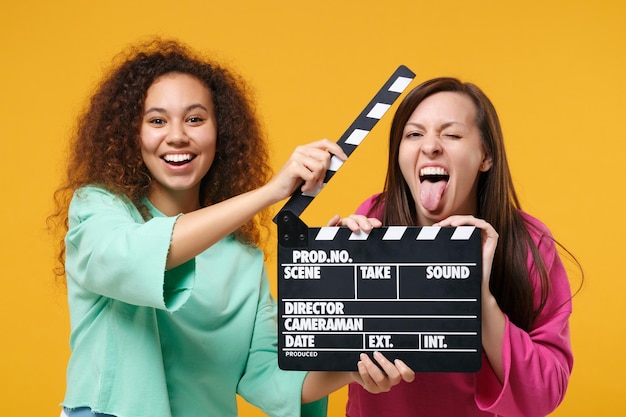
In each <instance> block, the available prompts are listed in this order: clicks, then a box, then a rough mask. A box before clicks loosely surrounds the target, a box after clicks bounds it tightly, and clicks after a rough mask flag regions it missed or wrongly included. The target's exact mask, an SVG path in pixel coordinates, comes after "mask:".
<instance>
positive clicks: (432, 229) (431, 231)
mask: <svg viewBox="0 0 626 417" xmlns="http://www.w3.org/2000/svg"><path fill="white" fill-rule="evenodd" d="M406 229H407V227H406V226H389V227H388V228H387V231H386V232H385V235H384V236H383V238H382V240H402V236H404V233H405V232H406ZM474 229H475V227H474V226H457V227H456V228H455V230H454V232H453V233H452V236H450V240H469V238H470V237H471V236H472V233H473V232H474ZM439 230H441V227H439V226H423V227H422V228H421V230H420V232H419V233H418V235H417V237H416V240H435V239H436V238H437V235H438V234H439ZM337 232H339V227H338V226H326V227H320V230H319V232H318V233H317V235H316V236H315V240H326V241H329V240H335V236H337ZM368 237H369V233H367V232H365V231H363V230H359V231H358V232H352V234H350V237H349V238H348V240H367V238H368Z"/></svg>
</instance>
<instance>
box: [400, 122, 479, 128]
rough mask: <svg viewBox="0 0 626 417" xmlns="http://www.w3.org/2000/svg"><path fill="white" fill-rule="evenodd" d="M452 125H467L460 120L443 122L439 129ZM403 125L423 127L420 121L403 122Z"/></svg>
mask: <svg viewBox="0 0 626 417" xmlns="http://www.w3.org/2000/svg"><path fill="white" fill-rule="evenodd" d="M452 125H461V126H467V125H466V124H465V123H461V122H445V123H444V124H442V125H441V129H445V128H447V127H450V126H452ZM405 126H415V127H420V128H424V125H423V124H421V123H415V122H407V123H406V124H405Z"/></svg>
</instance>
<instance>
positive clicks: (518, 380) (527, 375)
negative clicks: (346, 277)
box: [346, 197, 574, 417]
mask: <svg viewBox="0 0 626 417" xmlns="http://www.w3.org/2000/svg"><path fill="white" fill-rule="evenodd" d="M372 203H373V197H370V198H369V199H368V200H366V201H365V202H364V203H363V204H362V205H361V206H360V207H359V209H358V210H357V213H358V214H367V212H368V210H369V209H370V208H371V206H372ZM521 214H522V216H523V217H524V219H525V220H526V221H527V223H529V224H531V225H533V226H536V227H529V228H528V230H529V232H530V234H531V236H532V239H533V240H534V242H535V244H536V245H537V247H538V248H539V252H540V254H541V256H542V258H543V260H544V262H545V264H546V268H547V270H548V275H549V277H550V285H551V288H550V297H549V298H548V300H547V303H546V305H545V307H544V309H543V311H542V313H541V315H540V316H539V317H538V318H537V320H536V322H535V323H534V324H533V328H532V329H531V330H530V331H529V332H526V331H524V330H522V329H520V328H518V327H517V326H515V325H514V324H513V323H511V322H510V321H509V319H508V317H507V319H506V327H505V331H504V343H503V349H502V360H503V365H504V384H503V385H501V384H500V382H499V381H498V379H497V378H496V376H495V374H494V373H493V371H492V369H491V366H490V364H489V362H488V361H487V358H486V356H485V355H484V354H483V365H482V367H481V370H480V371H479V372H477V373H418V374H417V375H416V378H415V381H414V382H412V383H410V384H409V383H404V382H403V383H401V384H399V385H398V386H395V387H393V388H392V389H391V391H390V392H388V393H383V394H370V393H368V392H367V391H365V390H364V389H363V388H361V386H360V385H358V384H356V383H353V384H351V385H350V387H349V391H348V403H347V406H346V415H347V416H348V417H387V416H388V417H403V416H411V417H419V416H428V417H437V416H442V417H450V416H454V417H456V416H464V417H474V416H477V417H478V416H505V417H517V416H519V417H533V416H546V415H548V414H550V413H551V412H552V411H553V410H554V409H555V408H556V407H557V406H558V405H559V404H560V403H561V401H562V400H563V397H564V396H565V392H566V389H567V384H568V381H569V376H570V373H571V371H572V366H573V360H574V358H573V355H572V348H571V344H570V332H569V316H570V314H571V312H572V303H571V291H570V286H569V281H568V279H567V274H566V272H565V269H564V267H563V264H562V263H561V259H560V258H559V256H558V253H557V251H556V248H555V244H554V242H553V240H552V238H551V234H550V231H549V230H548V229H547V228H546V226H545V225H544V224H542V223H541V222H540V221H539V220H537V219H535V218H534V217H532V216H530V215H528V214H526V213H524V212H521ZM370 217H372V215H370ZM374 217H378V218H381V216H380V213H376V214H374ZM527 267H528V270H529V271H530V279H531V280H532V283H533V285H534V288H535V289H536V291H535V300H536V301H537V300H538V299H539V296H540V293H539V288H538V287H539V285H538V283H539V275H538V274H537V271H536V269H535V267H534V265H533V262H532V257H531V256H530V253H529V255H528V261H527ZM537 302H538V301H537Z"/></svg>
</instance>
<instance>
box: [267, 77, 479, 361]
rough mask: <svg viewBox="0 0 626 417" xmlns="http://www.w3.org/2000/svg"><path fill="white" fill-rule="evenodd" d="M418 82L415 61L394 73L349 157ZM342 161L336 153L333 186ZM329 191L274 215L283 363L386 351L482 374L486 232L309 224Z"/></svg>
mask: <svg viewBox="0 0 626 417" xmlns="http://www.w3.org/2000/svg"><path fill="white" fill-rule="evenodd" d="M414 78H415V74H414V73H413V72H412V71H411V70H409V69H408V68H407V67H405V66H400V67H399V68H398V69H397V70H396V71H395V72H394V74H393V75H392V76H391V78H390V79H389V80H388V81H387V82H386V83H385V84H384V85H383V87H382V88H381V89H380V90H379V91H378V93H377V94H376V95H375V96H374V98H373V99H372V100H371V101H370V103H369V104H368V105H367V106H366V107H365V109H364V110H363V111H362V112H361V114H360V115H359V116H358V117H357V118H356V120H355V121H354V122H353V123H352V125H351V126H350V127H349V128H348V130H347V131H346V132H345V133H344V134H343V136H342V137H341V138H340V139H339V140H338V142H337V143H338V144H339V146H341V148H342V149H343V150H344V152H345V153H346V155H348V156H350V154H351V153H352V152H353V151H354V149H356V147H357V146H358V145H359V144H360V143H361V141H362V140H363V139H364V138H365V136H366V135H367V134H368V133H369V131H370V130H371V129H372V128H373V127H374V125H375V124H376V123H377V122H378V120H380V118H381V117H382V116H383V115H384V114H385V112H386V110H387V109H389V107H390V106H391V105H392V104H393V103H394V102H395V100H396V99H397V98H398V97H399V96H400V94H401V93H402V92H403V91H404V90H405V88H406V87H407V86H408V85H409V84H410V83H411V81H412V80H413V79H414ZM341 165H342V161H341V160H339V159H338V158H336V157H335V156H333V157H332V158H331V163H330V167H329V168H328V170H327V172H326V177H325V181H324V184H327V183H328V181H329V180H330V178H332V176H333V175H334V174H335V172H336V171H337V170H338V169H339V167H340V166H341ZM320 190H321V188H320ZM320 190H316V192H314V193H311V194H304V193H302V192H301V191H299V190H297V191H296V192H295V193H294V194H293V195H292V196H291V198H290V199H289V200H288V201H287V203H286V204H285V206H283V208H282V209H281V210H280V211H279V213H278V215H277V216H276V217H275V219H274V221H275V222H276V224H277V227H278V314H279V315H278V341H279V342H278V348H279V349H278V350H279V351H278V362H279V366H280V367H281V368H282V369H288V370H330V371H354V370H356V363H357V362H358V360H359V355H360V353H362V352H365V353H368V354H369V355H370V356H371V354H372V353H373V352H374V351H380V352H381V353H383V354H384V355H385V356H386V357H387V359H389V360H393V359H396V358H399V359H402V360H403V361H404V362H405V363H407V365H409V366H410V367H411V368H412V369H413V370H415V371H416V372H476V371H478V370H479V369H480V365H481V315H480V313H481V305H480V287H481V285H480V282H481V275H482V272H481V271H482V267H481V236H480V230H479V229H477V228H474V227H470V226H459V227H433V226H428V227H426V226H424V227H418V226H412V227H399V226H388V227H382V228H377V229H373V230H372V231H371V232H370V233H369V234H367V233H365V232H363V231H361V232H359V233H353V232H351V231H350V229H348V228H347V227H308V226H307V225H306V224H305V223H304V222H303V221H302V220H301V219H300V218H299V215H300V214H301V213H302V212H303V211H304V209H305V208H306V207H307V206H308V204H309V203H310V202H311V201H312V200H313V198H315V197H316V195H317V194H318V193H319V191H320Z"/></svg>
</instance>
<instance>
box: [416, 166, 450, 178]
mask: <svg viewBox="0 0 626 417" xmlns="http://www.w3.org/2000/svg"><path fill="white" fill-rule="evenodd" d="M426 175H449V174H448V171H446V170H445V169H443V168H441V167H425V168H422V169H420V176H421V177H423V176H426Z"/></svg>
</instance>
